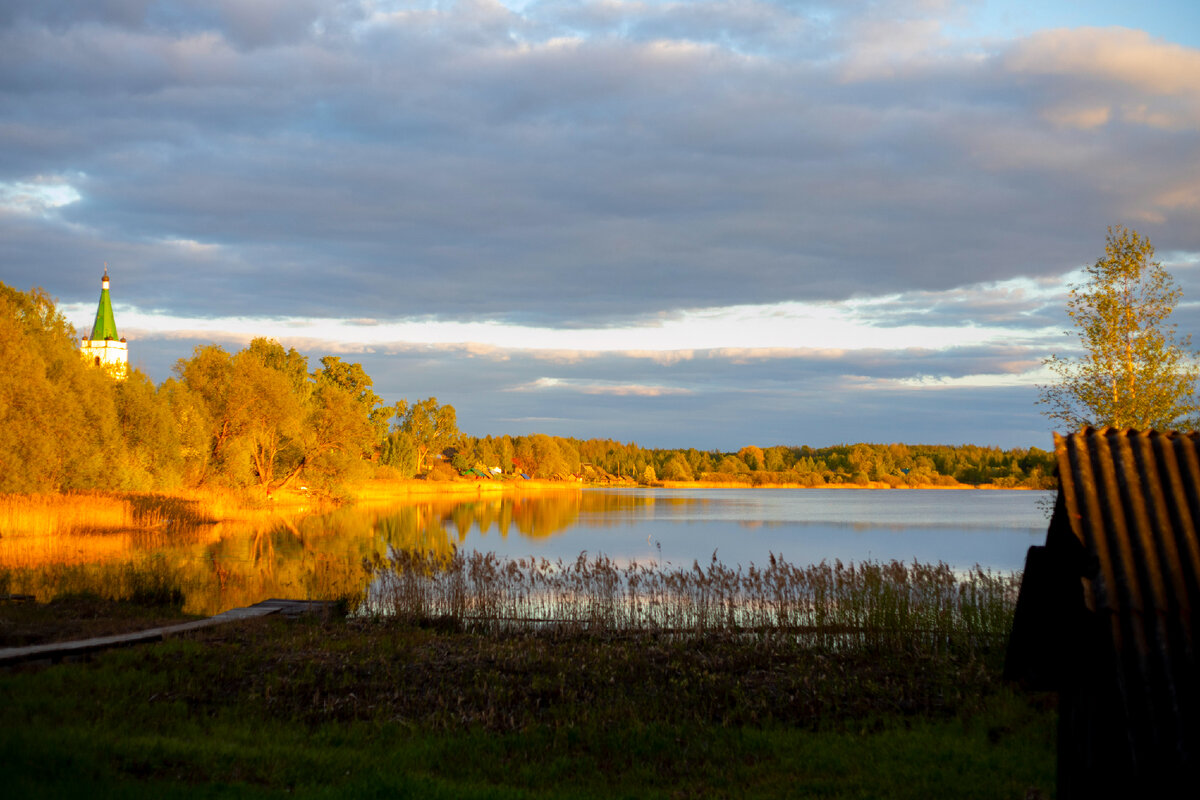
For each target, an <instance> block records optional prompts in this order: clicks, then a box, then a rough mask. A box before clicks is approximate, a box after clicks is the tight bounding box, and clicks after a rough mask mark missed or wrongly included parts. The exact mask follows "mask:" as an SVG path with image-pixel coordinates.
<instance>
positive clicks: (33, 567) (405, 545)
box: [0, 490, 674, 614]
mask: <svg viewBox="0 0 1200 800" xmlns="http://www.w3.org/2000/svg"><path fill="white" fill-rule="evenodd" d="M655 502H658V503H662V502H674V501H664V500H663V499H662V498H658V499H657V500H656V499H655V498H653V497H649V496H646V495H644V494H639V493H637V492H585V491H579V490H563V491H553V492H542V493H532V492H531V493H513V494H504V495H493V496H479V497H471V498H470V499H466V500H463V499H458V498H455V497H441V498H423V499H420V500H404V501H400V502H396V503H391V504H388V505H378V504H376V505H372V506H350V507H345V508H339V509H336V510H334V511H329V512H325V513H317V514H308V515H302V516H283V515H278V514H268V513H264V514H262V515H258V516H255V517H254V518H252V519H248V520H240V521H226V522H220V523H215V524H204V523H193V522H189V523H188V524H186V525H184V524H176V523H169V524H164V523H162V522H161V521H155V522H154V523H153V524H152V525H142V526H138V525H137V524H135V523H136V521H134V520H132V518H128V517H126V518H122V519H124V521H123V522H118V523H116V524H114V525H112V526H109V527H106V528H103V529H99V530H96V529H88V530H80V529H76V528H71V529H68V530H61V529H60V530H56V531H38V532H30V533H28V534H27V535H26V534H22V533H20V532H15V533H12V532H6V533H5V536H4V537H3V538H2V539H0V592H12V593H28V594H33V595H36V596H37V597H38V599H39V600H42V601H46V600H49V599H51V598H52V597H54V596H56V595H60V594H64V593H70V592H91V593H94V594H98V595H100V596H104V597H112V598H117V599H127V598H130V597H133V596H139V597H140V596H145V595H147V593H148V592H149V593H150V594H153V593H155V592H158V591H159V590H163V591H166V590H168V589H178V590H179V592H181V593H182V596H183V598H184V610H185V611H187V612H189V613H194V614H214V613H218V612H220V611H224V610H227V609H229V608H236V607H238V606H244V605H251V604H253V603H256V602H259V601H260V600H264V599H267V598H270V597H288V598H296V599H343V598H345V599H348V600H350V601H351V602H352V603H354V602H357V600H358V599H359V598H361V597H362V596H363V593H364V592H365V588H366V584H367V581H368V580H369V576H368V574H367V573H366V571H364V568H363V564H364V563H370V562H372V561H374V560H377V559H381V558H383V557H385V556H386V555H387V554H388V553H389V552H397V551H407V552H413V553H421V554H426V555H434V556H436V555H449V554H450V553H452V552H453V551H454V550H455V549H456V548H461V547H462V546H463V545H464V544H465V543H466V542H467V541H468V539H469V537H471V536H472V532H473V531H477V532H478V534H477V535H478V536H479V537H481V538H486V537H487V536H488V535H490V534H491V533H492V531H496V532H498V533H499V535H500V537H501V538H503V539H507V538H508V537H509V535H510V534H511V533H512V531H514V530H515V531H516V532H517V533H518V534H519V535H520V536H522V537H527V538H531V539H545V538H548V537H553V536H556V535H559V534H562V533H563V532H565V531H566V530H567V529H569V528H570V527H572V526H574V525H576V524H578V523H579V521H580V520H581V518H584V517H586V518H587V519H588V520H589V523H588V524H591V525H595V524H598V523H601V521H602V520H603V518H604V514H605V513H607V512H612V511H618V510H621V511H628V510H630V509H633V508H636V507H639V506H644V505H647V504H650V503H655ZM479 549H486V547H485V546H484V547H480V548H479ZM168 593H169V592H168Z"/></svg>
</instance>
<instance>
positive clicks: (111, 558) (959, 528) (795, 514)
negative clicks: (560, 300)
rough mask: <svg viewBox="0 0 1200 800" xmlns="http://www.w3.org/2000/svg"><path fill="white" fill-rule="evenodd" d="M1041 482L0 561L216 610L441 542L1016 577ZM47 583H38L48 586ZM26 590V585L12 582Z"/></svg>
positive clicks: (520, 505) (495, 508)
mask: <svg viewBox="0 0 1200 800" xmlns="http://www.w3.org/2000/svg"><path fill="white" fill-rule="evenodd" d="M1050 496H1051V493H1049V492H1031V491H1004V490H946V491H938V490H854V489H584V490H561V491H547V492H536V493H535V492H521V491H516V492H512V493H506V494H484V495H480V496H478V497H476V496H468V497H467V498H463V497H462V496H457V495H448V496H440V497H429V498H420V499H414V500H402V501H397V502H390V503H387V504H378V503H376V504H370V505H358V506H353V507H346V508H340V509H336V510H334V511H330V512H327V513H320V514H308V515H299V516H291V517H280V516H271V515H268V516H266V517H265V518H261V519H256V520H255V521H253V522H239V523H232V522H225V523H221V524H218V525H208V526H197V527H194V528H189V529H175V528H168V529H166V530H160V531H153V532H137V531H130V532H124V533H105V534H94V533H93V534H82V535H69V534H66V533H59V534H56V535H55V536H54V537H52V540H50V541H43V542H37V541H33V540H23V539H22V538H21V537H20V536H19V535H18V536H16V537H14V536H12V535H6V536H5V537H3V538H0V568H5V569H8V570H20V571H25V572H26V573H28V572H31V571H36V570H38V569H41V570H42V571H43V573H44V574H45V575H46V576H47V577H45V578H43V579H42V580H43V584H42V585H41V587H40V588H39V587H38V586H33V584H31V583H29V580H32V579H22V580H18V581H16V582H15V583H14V585H13V586H12V587H11V591H27V590H29V588H33V589H34V591H35V593H39V594H44V593H45V592H46V591H47V587H48V586H49V583H53V585H54V586H56V587H59V588H60V589H61V588H62V587H67V588H72V587H73V588H76V589H86V588H87V587H88V585H89V581H91V582H101V583H104V584H108V585H113V584H114V582H119V581H136V580H140V578H138V577H137V576H136V575H132V573H134V572H136V570H137V569H140V568H142V567H144V566H146V565H149V566H150V567H151V569H152V570H154V571H156V572H158V573H161V574H165V575H167V576H168V577H169V578H170V579H171V580H172V581H174V582H175V583H177V584H179V585H181V586H183V587H184V592H185V596H186V602H185V609H187V610H188V611H191V612H194V613H216V612H217V611H221V610H225V609H228V608H232V607H236V606H240V605H249V604H251V603H254V602H258V601H259V600H262V599H265V598H268V597H293V598H312V597H322V596H331V595H332V596H336V595H338V594H342V593H347V592H354V591H356V590H360V589H361V588H362V587H363V586H364V585H365V583H366V581H367V576H366V572H365V571H364V569H363V562H364V559H365V560H371V559H377V558H380V557H382V556H384V555H385V554H386V553H387V552H388V551H389V549H396V548H403V549H419V550H424V551H430V552H449V551H450V549H451V548H459V549H468V550H477V551H483V552H489V551H490V552H495V553H497V554H499V555H502V556H508V557H512V558H521V557H527V556H535V557H538V558H546V559H549V560H552V561H553V560H557V559H560V558H561V559H563V560H564V561H573V560H574V559H576V558H577V557H578V556H579V554H580V553H581V552H583V551H586V552H587V553H588V554H589V555H599V554H603V555H605V556H607V557H609V558H611V559H612V560H614V561H615V562H617V563H619V564H625V563H628V562H630V561H637V562H639V563H651V562H653V563H660V564H663V565H673V566H690V565H691V563H692V562H693V561H699V562H700V563H701V564H702V565H703V564H707V563H708V562H709V561H710V560H711V559H712V557H713V554H714V553H715V554H716V557H717V559H718V560H719V561H721V562H723V563H725V564H727V565H730V566H733V565H742V566H749V564H750V563H752V562H753V563H755V564H758V565H763V564H765V563H766V562H767V560H768V559H769V558H770V555H771V554H774V555H775V556H777V557H782V558H783V559H785V560H787V561H789V562H791V563H793V564H797V565H807V564H815V563H819V562H821V561H830V562H832V561H834V560H838V559H840V560H841V561H843V562H850V561H863V560H874V561H888V560H891V559H899V560H903V561H913V560H916V561H922V562H938V561H943V562H946V563H948V564H950V565H951V566H952V567H954V568H955V569H964V570H965V569H968V568H970V567H973V566H975V565H977V564H978V565H980V566H982V567H984V568H985V569H991V570H996V571H1004V572H1012V571H1016V570H1020V569H1021V568H1022V567H1023V565H1024V558H1025V551H1026V550H1027V549H1028V547H1029V546H1030V545H1033V544H1040V543H1042V542H1043V541H1044V540H1045V532H1046V525H1047V519H1046V515H1045V512H1044V511H1043V509H1042V507H1041V506H1040V505H1039V503H1042V504H1044V503H1045V501H1046V499H1047V498H1049V497H1050ZM47 582H49V583H47ZM21 587H26V588H24V589H23V588H21Z"/></svg>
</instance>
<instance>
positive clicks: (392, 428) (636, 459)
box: [0, 283, 1054, 493]
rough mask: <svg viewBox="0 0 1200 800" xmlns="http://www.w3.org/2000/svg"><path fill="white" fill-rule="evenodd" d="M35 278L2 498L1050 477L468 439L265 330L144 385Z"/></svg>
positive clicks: (15, 316)
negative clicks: (92, 357)
mask: <svg viewBox="0 0 1200 800" xmlns="http://www.w3.org/2000/svg"><path fill="white" fill-rule="evenodd" d="M76 342H77V339H76V335H75V330H74V328H73V327H72V326H71V325H70V324H69V323H68V322H67V321H66V320H65V318H64V317H63V316H62V314H61V313H60V312H59V311H58V309H57V308H56V306H55V303H54V301H53V300H52V299H51V298H50V297H49V296H48V295H47V294H46V293H45V292H43V291H42V290H40V289H32V290H30V291H29V292H21V291H18V290H15V289H13V288H11V287H9V286H7V285H5V284H3V283H0V363H3V364H4V366H5V368H4V370H2V371H0V492H6V493H9V492H26V493H31V492H60V491H69V490H75V489H110V490H131V491H150V490H168V489H177V488H183V487H205V486H210V487H221V488H234V489H250V490H256V491H261V492H272V491H277V490H279V489H284V488H288V487H295V486H298V485H300V483H301V482H302V483H303V484H304V485H306V486H308V487H310V488H312V489H315V490H319V491H324V492H328V493H337V492H338V491H339V490H340V489H341V488H342V487H343V486H345V485H346V484H347V483H351V482H354V481H359V480H364V479H368V478H414V477H418V478H425V479H430V480H448V479H454V478H457V477H459V476H463V475H466V476H468V477H471V478H473V479H476V480H484V479H495V478H498V477H503V476H512V475H520V474H523V475H527V476H529V477H534V478H546V479H562V480H578V479H582V480H584V481H585V482H597V483H612V482H622V483H639V484H653V483H656V482H659V481H704V482H719V483H739V484H746V485H769V484H796V485H802V486H823V485H837V484H866V483H868V482H876V483H886V484H888V485H891V486H917V485H951V484H956V483H965V484H993V485H998V486H1013V487H1017V486H1021V487H1031V488H1052V487H1053V485H1054V483H1053V479H1052V474H1053V469H1054V459H1053V455H1052V454H1051V453H1048V452H1046V451H1043V450H1039V449H1038V448H1030V449H1027V450H1025V449H1015V450H1001V449H999V448H995V447H981V446H976V445H960V446H947V445H906V444H865V443H859V444H848V445H838V446H834V447H823V448H812V447H806V446H775V447H758V446H754V445H748V446H746V447H743V448H741V449H740V450H738V451H737V452H721V451H711V450H710V451H705V450H696V449H694V448H689V449H651V448H643V447H639V446H638V445H637V444H633V443H627V444H626V443H621V442H617V441H614V440H611V439H587V440H579V439H572V438H564V437H558V436H549V435H546V434H541V433H533V434H528V435H520V436H508V435H505V436H485V437H476V436H471V435H468V434H465V433H462V432H461V431H459V430H458V424H457V419H456V415H455V410H454V407H453V406H452V405H450V404H449V403H444V404H442V403H439V402H438V401H437V399H436V398H434V397H430V398H426V399H424V400H421V401H418V402H414V403H411V404H410V403H409V402H408V401H407V400H401V401H399V402H396V403H394V404H392V405H388V404H386V403H385V402H384V400H383V398H381V397H379V396H378V395H377V394H375V392H374V391H373V390H372V386H373V383H372V380H371V378H370V376H369V375H367V374H366V372H365V371H364V370H363V368H362V366H361V365H360V364H356V363H351V362H346V361H343V360H342V359H341V358H339V357H337V356H325V357H323V358H321V359H319V366H317V365H312V364H309V362H308V359H307V357H305V356H304V355H302V354H300V353H298V352H297V351H296V350H294V349H291V348H287V349H285V348H284V347H283V346H282V345H280V344H279V343H278V342H276V341H274V340H270V339H255V340H254V341H252V342H251V343H250V344H249V345H248V346H247V347H246V348H244V349H242V350H240V351H238V352H236V353H230V352H227V351H226V350H225V349H224V348H222V347H219V346H217V345H203V346H200V347H197V348H196V349H195V350H194V352H193V353H192V355H191V357H189V358H182V359H180V360H179V361H178V362H177V363H176V365H175V369H174V376H173V377H171V378H169V379H167V380H165V381H163V382H162V383H160V384H158V385H155V384H154V383H153V382H152V381H151V380H150V379H149V378H148V377H147V376H146V375H145V374H143V373H142V372H140V371H138V370H133V371H131V372H130V373H129V375H128V376H127V377H126V378H125V379H123V380H119V379H117V378H116V377H114V376H113V375H111V374H109V373H107V372H105V371H104V370H103V369H99V368H96V367H93V366H92V365H91V364H89V363H88V362H86V361H85V360H84V359H83V358H81V357H80V354H79V350H78V348H77V345H76Z"/></svg>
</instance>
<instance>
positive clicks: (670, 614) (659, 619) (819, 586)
mask: <svg viewBox="0 0 1200 800" xmlns="http://www.w3.org/2000/svg"><path fill="white" fill-rule="evenodd" d="M365 566H366V567H367V569H368V571H370V572H371V573H372V574H373V576H374V580H373V581H372V584H371V587H370V589H369V591H368V596H367V605H366V609H367V610H368V611H369V612H372V613H377V614H381V615H386V616H391V617H394V618H396V619H397V620H400V621H406V622H421V621H427V620H437V621H440V622H441V623H443V624H450V625H453V626H455V627H462V628H466V629H472V630H480V631H484V632H487V631H497V630H505V629H513V628H523V627H525V628H546V627H550V626H553V627H556V628H559V629H563V630H567V631H587V632H592V633H601V634H606V633H620V632H629V631H640V632H659V633H673V634H696V635H710V634H746V633H754V634H760V635H772V634H786V635H789V636H799V637H803V638H805V639H806V640H808V641H810V642H811V643H813V644H816V645H821V646H829V647H846V646H853V645H865V646H884V645H886V646H891V645H895V644H896V643H898V642H910V643H916V642H920V643H922V644H924V645H932V646H934V647H935V648H937V647H941V646H943V645H951V644H953V643H957V642H972V643H979V642H983V641H985V640H988V641H990V640H993V639H997V638H998V637H1004V636H1006V635H1007V632H1008V629H1009V627H1010V625H1011V618H1012V610H1013V607H1014V604H1015V601H1016V593H1017V590H1018V588H1019V576H1018V575H1014V574H996V573H993V572H990V571H986V570H983V569H981V568H979V567H975V568H974V569H972V570H971V571H970V572H968V573H966V574H965V575H960V574H957V573H955V572H954V570H952V569H951V568H950V567H949V566H948V565H947V564H945V563H938V564H920V563H912V564H906V563H904V562H900V561H891V562H889V563H876V562H864V563H859V564H843V563H842V562H841V561H835V562H834V563H833V564H829V563H827V562H822V563H820V564H816V565H813V566H808V567H797V566H794V565H791V564H788V563H786V562H784V561H783V560H781V559H778V558H776V557H775V556H774V555H772V556H771V557H770V560H769V563H768V564H767V565H766V566H764V567H761V568H760V567H757V566H754V565H753V564H752V565H751V566H750V567H749V568H748V569H743V568H742V567H740V566H738V567H736V568H731V567H728V566H725V565H724V564H721V563H720V562H718V561H717V560H716V556H715V554H714V557H713V560H712V561H711V562H710V563H709V565H708V566H707V567H701V566H700V564H699V563H694V564H693V566H692V568H691V569H683V568H672V567H660V566H658V565H653V564H638V563H631V564H628V565H627V566H621V565H619V564H618V563H616V562H614V561H612V560H611V559H609V558H606V557H604V556H596V557H594V558H589V557H588V555H587V553H582V554H581V555H580V556H579V558H578V559H576V560H575V561H573V562H564V561H562V560H558V561H548V560H546V559H540V560H539V559H517V560H512V559H504V558H500V557H498V556H496V555H495V554H494V553H478V552H470V553H462V552H457V551H456V552H453V553H452V554H450V555H445V554H433V553H429V552H420V551H409V550H400V551H393V552H392V553H391V554H390V555H389V557H387V558H386V559H382V558H380V559H376V560H375V561H374V562H367V563H366V564H365Z"/></svg>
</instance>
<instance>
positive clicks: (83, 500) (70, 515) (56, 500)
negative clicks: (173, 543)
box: [0, 491, 223, 537]
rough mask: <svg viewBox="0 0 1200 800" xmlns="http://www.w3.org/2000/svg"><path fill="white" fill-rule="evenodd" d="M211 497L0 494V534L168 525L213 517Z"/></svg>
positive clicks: (215, 500)
mask: <svg viewBox="0 0 1200 800" xmlns="http://www.w3.org/2000/svg"><path fill="white" fill-rule="evenodd" d="M217 505H223V504H222V503H221V500H220V499H219V498H216V497H211V498H210V497H207V496H205V497H200V496H196V497H192V496H186V495H164V494H150V493H146V494H135V493H129V492H120V493H117V492H99V491H90V492H68V493H66V494H3V495H0V536H23V537H31V536H34V537H36V536H53V535H62V534H81V533H82V534H87V533H108V532H113V531H130V530H148V529H155V528H165V527H171V528H173V529H178V528H188V527H194V526H197V525H205V524H209V523H212V522H215V521H216V511H217V510H218V509H217V508H215V506H217Z"/></svg>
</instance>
